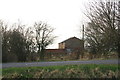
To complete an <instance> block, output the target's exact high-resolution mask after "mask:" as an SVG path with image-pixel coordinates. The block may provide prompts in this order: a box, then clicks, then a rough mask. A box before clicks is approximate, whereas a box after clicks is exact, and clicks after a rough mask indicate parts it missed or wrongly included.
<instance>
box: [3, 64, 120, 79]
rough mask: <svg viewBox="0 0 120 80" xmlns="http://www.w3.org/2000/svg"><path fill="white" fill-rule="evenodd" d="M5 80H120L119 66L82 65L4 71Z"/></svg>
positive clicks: (7, 69)
mask: <svg viewBox="0 0 120 80" xmlns="http://www.w3.org/2000/svg"><path fill="white" fill-rule="evenodd" d="M2 71H3V73H2V74H3V78H118V77H120V75H118V71H119V67H118V65H111V64H109V65H108V64H99V65H95V64H84V65H83V64H82V65H64V66H47V67H24V68H6V69H3V70H2Z"/></svg>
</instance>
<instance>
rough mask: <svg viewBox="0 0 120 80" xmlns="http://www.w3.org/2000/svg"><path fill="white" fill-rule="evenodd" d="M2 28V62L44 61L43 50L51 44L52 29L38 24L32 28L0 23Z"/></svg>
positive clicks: (17, 24) (44, 24)
mask: <svg viewBox="0 0 120 80" xmlns="http://www.w3.org/2000/svg"><path fill="white" fill-rule="evenodd" d="M0 27H2V62H12V61H13V62H15V61H16V62H25V61H35V60H39V59H40V60H44V49H45V48H46V47H47V46H48V45H49V44H52V42H53V40H54V38H55V36H53V34H52V32H53V30H54V29H53V28H51V27H50V26H49V25H48V24H47V23H43V22H38V23H35V24H34V25H33V26H32V27H28V26H26V25H22V24H20V23H16V24H13V25H12V26H10V25H7V24H5V23H4V22H3V21H2V20H1V21H0Z"/></svg>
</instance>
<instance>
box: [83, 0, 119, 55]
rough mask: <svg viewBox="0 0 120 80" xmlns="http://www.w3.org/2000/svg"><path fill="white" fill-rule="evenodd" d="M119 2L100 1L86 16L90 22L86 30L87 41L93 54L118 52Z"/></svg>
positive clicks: (94, 4)
mask: <svg viewBox="0 0 120 80" xmlns="http://www.w3.org/2000/svg"><path fill="white" fill-rule="evenodd" d="M118 9H119V7H118V2H117V1H116V2H107V1H100V2H99V1H98V2H93V3H92V4H90V7H89V9H88V11H87V14H86V16H87V17H88V18H89V19H90V22H89V24H88V26H87V28H86V33H85V34H86V37H87V38H86V40H87V42H88V47H89V49H90V51H91V52H92V53H107V52H111V51H118V50H119V49H118V46H119V45H118V42H119V41H120V40H119V39H118V37H119V36H118V33H119V32H118V29H119V25H118V22H119V21H120V18H119V17H118V15H119V14H120V13H119V12H118Z"/></svg>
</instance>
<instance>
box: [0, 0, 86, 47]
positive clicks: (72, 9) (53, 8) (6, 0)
mask: <svg viewBox="0 0 120 80" xmlns="http://www.w3.org/2000/svg"><path fill="white" fill-rule="evenodd" d="M86 3H88V0H0V19H2V20H3V21H5V22H7V23H8V24H9V23H10V24H12V23H15V22H17V21H18V19H19V20H20V21H21V22H22V23H23V24H26V25H28V24H29V25H32V24H34V22H38V21H44V22H47V23H48V24H49V25H50V26H51V27H53V28H55V31H54V35H55V36H58V37H57V38H56V40H55V41H54V44H53V45H51V46H49V47H48V48H58V43H59V42H62V41H63V40H65V39H68V38H70V37H74V36H76V37H78V38H81V33H80V30H82V28H81V26H82V24H83V23H84V22H85V21H87V20H86V18H85V16H84V14H83V12H84V9H85V7H84V5H85V4H86Z"/></svg>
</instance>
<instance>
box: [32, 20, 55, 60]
mask: <svg viewBox="0 0 120 80" xmlns="http://www.w3.org/2000/svg"><path fill="white" fill-rule="evenodd" d="M34 29H35V31H34V33H35V40H36V46H37V48H38V53H39V55H40V59H41V60H44V49H46V47H47V46H48V45H50V44H52V43H53V40H54V38H55V36H53V35H52V33H53V30H54V29H53V28H52V27H50V26H49V25H48V24H46V23H43V22H38V23H35V24H34Z"/></svg>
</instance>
